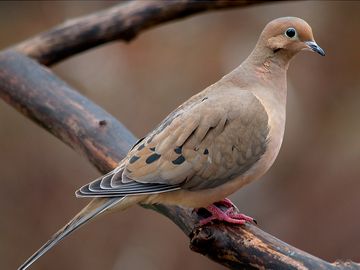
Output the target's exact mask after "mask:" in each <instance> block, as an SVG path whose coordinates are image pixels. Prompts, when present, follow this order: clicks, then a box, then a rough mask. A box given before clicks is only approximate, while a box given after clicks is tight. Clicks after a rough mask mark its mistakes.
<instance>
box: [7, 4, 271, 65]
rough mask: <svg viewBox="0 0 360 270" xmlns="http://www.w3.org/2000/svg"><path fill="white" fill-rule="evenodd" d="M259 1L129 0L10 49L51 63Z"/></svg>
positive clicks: (45, 63)
mask: <svg viewBox="0 0 360 270" xmlns="http://www.w3.org/2000/svg"><path fill="white" fill-rule="evenodd" d="M272 1H274V0H272ZM263 2H265V1H258V0H253V1H251V0H236V1H234V0H209V1H202V0H182V1H180V0H179V1H151V0H147V1H129V2H128V3H125V4H119V5H116V6H114V7H111V8H109V9H107V10H103V11H101V12H98V13H95V14H91V15H88V16H84V17H81V18H77V19H72V20H69V21H67V22H65V23H64V24H61V25H59V26H57V27H55V28H53V29H51V30H49V31H46V32H44V33H41V34H39V35H37V36H35V37H33V38H30V39H28V40H26V41H24V42H21V43H20V44H18V45H16V46H15V47H14V49H15V50H17V51H18V52H21V53H23V54H25V55H27V56H29V57H31V58H34V59H36V60H37V61H39V62H40V63H41V64H44V65H52V64H55V63H57V62H58V61H61V60H63V59H65V58H67V57H69V56H71V55H74V54H76V53H79V52H82V51H84V50H87V49H90V48H93V47H95V46H98V45H101V44H103V43H106V42H109V41H113V40H124V41H131V40H132V39H134V38H135V37H136V36H137V35H138V34H139V33H140V32H141V31H144V30H146V29H149V28H151V27H154V26H157V25H160V24H163V23H165V22H168V21H173V20H178V19H180V18H185V17H188V16H190V15H193V14H196V13H200V12H204V11H209V10H220V9H227V8H234V7H245V6H250V5H254V4H259V3H263ZM268 2H269V1H268Z"/></svg>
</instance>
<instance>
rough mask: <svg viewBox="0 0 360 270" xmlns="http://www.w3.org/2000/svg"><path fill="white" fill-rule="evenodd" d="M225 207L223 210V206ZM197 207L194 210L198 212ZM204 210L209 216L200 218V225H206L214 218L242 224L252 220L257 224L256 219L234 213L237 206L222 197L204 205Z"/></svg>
mask: <svg viewBox="0 0 360 270" xmlns="http://www.w3.org/2000/svg"><path fill="white" fill-rule="evenodd" d="M224 207H225V210H223V208H224ZM198 210H199V209H197V210H196V211H197V212H198ZM206 210H207V211H208V212H209V213H210V214H211V216H209V217H206V218H204V219H202V220H200V226H203V225H206V224H208V223H210V222H212V221H214V220H218V221H224V222H227V223H231V224H238V225H243V224H245V223H246V222H253V223H255V224H257V221H256V220H255V219H253V218H252V217H249V216H247V215H244V214H241V213H236V212H237V211H238V209H237V207H236V206H235V205H234V204H233V203H232V202H231V201H230V200H229V199H224V200H222V201H219V202H216V203H214V204H211V205H209V206H208V207H206Z"/></svg>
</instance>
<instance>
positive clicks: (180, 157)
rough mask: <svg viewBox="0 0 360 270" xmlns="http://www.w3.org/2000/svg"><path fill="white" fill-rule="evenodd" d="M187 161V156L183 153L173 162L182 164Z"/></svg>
mask: <svg viewBox="0 0 360 270" xmlns="http://www.w3.org/2000/svg"><path fill="white" fill-rule="evenodd" d="M184 161H185V158H184V156H183V155H181V156H179V157H178V158H177V159H175V160H173V161H172V163H173V164H175V165H180V164H181V163H183V162H184Z"/></svg>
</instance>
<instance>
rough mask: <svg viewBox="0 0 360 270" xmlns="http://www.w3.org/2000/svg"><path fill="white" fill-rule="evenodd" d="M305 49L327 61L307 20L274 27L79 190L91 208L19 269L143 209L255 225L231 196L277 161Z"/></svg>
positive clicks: (281, 21) (281, 22)
mask: <svg viewBox="0 0 360 270" xmlns="http://www.w3.org/2000/svg"><path fill="white" fill-rule="evenodd" d="M303 50H308V51H312V52H316V53H318V54H320V55H322V56H324V55H325V52H324V50H323V49H322V48H321V47H320V46H319V45H318V44H317V43H316V42H315V40H314V37H313V33H312V29H311V27H310V25H309V24H308V23H307V22H306V21H304V20H303V19H300V18H297V17H282V18H277V19H274V20H272V21H271V22H269V23H268V24H267V25H266V26H265V28H264V29H263V31H262V32H261V34H260V37H259V39H258V41H257V43H256V45H255V47H254V49H253V51H252V52H251V53H250V54H249V56H248V57H247V58H246V59H245V60H244V61H243V62H242V63H241V64H240V65H239V66H238V67H237V68H235V69H234V70H233V71H231V72H230V73H229V74H227V75H225V76H223V77H222V78H221V79H220V80H219V81H217V82H216V83H214V84H212V85H210V86H209V87H207V88H206V89H204V90H203V91H201V92H199V93H198V94H196V95H194V96H192V97H191V98H190V99H188V100H187V101H185V102H184V103H183V104H182V105H180V106H179V107H178V108H176V109H175V110H174V111H173V112H171V113H170V114H169V115H168V116H167V117H166V118H165V119H164V120H163V121H162V122H161V123H160V124H159V125H158V126H157V127H156V128H155V129H153V131H151V132H149V133H148V134H147V135H146V136H145V137H144V138H142V139H140V140H139V141H138V142H136V143H135V144H134V145H133V146H132V148H131V149H130V150H129V152H128V154H127V155H126V157H125V158H124V159H123V160H121V161H120V162H119V164H118V166H117V167H116V168H115V169H114V170H112V171H110V172H109V173H107V174H105V175H103V176H101V177H99V178H98V179H96V180H94V181H92V182H90V183H89V184H87V185H84V186H83V187H81V188H80V189H78V190H77V191H76V196H77V197H81V198H83V197H85V198H91V199H92V200H91V201H90V203H89V204H88V205H87V206H86V207H85V208H83V209H82V210H81V211H80V212H79V213H78V214H77V215H76V216H75V217H74V218H73V219H72V220H71V221H70V222H69V223H67V224H66V225H65V226H64V227H63V228H62V229H60V230H59V231H58V232H57V233H55V234H54V235H53V236H52V238H51V239H50V240H49V241H48V242H47V243H45V244H44V245H43V246H42V247H41V248H40V249H39V250H38V251H37V252H35V253H34V254H33V255H32V256H31V257H30V258H29V259H28V260H27V261H25V262H24V263H23V264H22V265H21V266H20V267H19V268H18V269H19V270H24V269H27V268H28V267H29V266H30V265H32V264H33V263H34V262H35V261H36V260H37V259H39V258H40V257H41V256H42V255H44V254H45V253H46V252H47V251H48V250H50V249H51V248H52V247H53V246H54V245H56V244H57V243H58V242H59V241H61V240H62V239H63V238H64V237H66V236H68V235H69V234H70V233H72V232H73V231H75V230H76V229H78V228H79V227H80V226H81V225H83V224H85V223H87V222H88V221H89V220H92V219H93V218H95V217H98V216H100V215H102V214H103V213H104V212H109V211H115V210H125V209H127V208H128V207H130V206H132V205H135V204H138V203H142V204H165V205H180V206H183V207H189V208H195V209H200V208H205V209H207V210H208V211H209V212H210V213H211V216H210V217H207V218H204V220H202V224H201V225H203V224H207V223H208V222H211V221H213V220H220V221H223V222H228V223H234V224H240V225H241V224H244V223H245V222H251V221H253V219H252V218H251V217H248V216H246V215H244V214H239V213H236V211H233V210H231V209H232V208H231V207H234V206H233V205H232V203H231V202H230V201H229V200H228V199H226V197H227V196H229V195H230V194H232V193H234V192H235V191H237V190H238V189H240V188H241V187H243V186H244V185H246V184H248V183H250V182H252V181H254V180H256V179H258V178H260V177H261V176H262V175H264V174H265V173H266V172H267V171H268V169H269V168H270V167H271V166H272V164H273V162H274V160H275V158H276V156H277V155H278V153H279V150H280V146H281V144H282V140H283V135H284V129H285V118H286V96H287V81H286V74H287V70H288V67H289V63H290V60H291V59H293V57H294V56H295V55H296V54H297V53H298V52H300V51H303ZM219 204H220V205H224V206H226V207H229V209H230V211H229V210H227V211H225V212H224V211H222V210H221V207H219Z"/></svg>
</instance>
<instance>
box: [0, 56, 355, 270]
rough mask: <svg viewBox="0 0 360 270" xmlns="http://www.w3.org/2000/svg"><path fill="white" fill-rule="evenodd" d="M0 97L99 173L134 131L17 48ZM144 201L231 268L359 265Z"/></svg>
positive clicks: (7, 63)
mask: <svg viewBox="0 0 360 270" xmlns="http://www.w3.org/2000/svg"><path fill="white" fill-rule="evenodd" d="M0 97H1V98H2V99H4V100H5V101H6V102H7V103H9V104H10V105H11V106H13V107H15V108H16V109H17V110H18V111H19V112H21V113H22V114H24V115H25V116H26V117H28V118H30V119H32V120H33V121H35V122H36V123H38V124H40V125H41V126H42V127H43V128H45V129H46V130H48V131H49V132H51V133H52V134H53V135H55V136H56V137H58V138H59V139H60V140H62V141H64V142H65V143H67V144H68V145H69V146H70V147H72V148H73V149H75V150H76V151H77V152H78V153H80V154H82V155H83V156H85V157H87V158H88V159H89V160H90V162H91V163H92V164H93V165H94V166H96V167H97V168H98V169H99V170H100V171H101V172H102V173H105V172H107V171H109V170H110V169H112V168H114V167H115V166H116V164H117V163H118V162H119V160H120V159H121V158H122V157H123V156H124V155H125V153H126V152H127V150H128V149H129V147H130V145H131V144H132V143H133V142H134V141H135V137H134V136H133V135H132V134H131V133H130V132H129V131H128V130H127V129H126V128H125V127H124V126H123V125H122V124H121V123H119V122H118V121H117V120H116V119H115V118H113V117H112V116H111V115H109V114H108V113H107V112H105V111H104V110H103V109H101V108H100V107H98V106H97V105H95V104H94V103H92V102H91V101H89V100H88V99H86V98H85V97H83V96H81V95H80V94H79V93H78V92H76V91H74V90H73V89H71V88H70V86H68V85H67V84H66V83H64V82H63V81H61V80H60V79H59V78H57V77H56V76H55V75H54V74H53V73H52V72H51V71H49V70H47V69H46V68H44V67H42V66H40V65H39V64H38V63H36V62H35V61H33V60H31V59H29V58H27V57H25V56H23V55H21V54H19V53H16V52H12V51H7V52H2V53H0ZM145 207H148V208H152V209H154V210H156V211H158V212H160V213H162V214H164V215H166V216H167V217H169V218H170V219H171V220H172V221H173V222H175V223H176V224H177V225H178V226H179V227H180V228H181V229H182V230H183V231H184V233H186V234H187V235H189V236H190V238H191V248H192V249H193V250H194V251H197V252H200V253H202V254H204V255H206V256H207V257H209V258H210V259H212V260H214V261H217V262H219V263H221V264H223V265H225V266H227V267H229V268H230V269H244V268H245V269H264V268H265V269H269V268H271V269H360V266H359V265H357V264H355V263H352V262H348V263H334V264H330V263H328V262H325V261H323V260H321V259H319V258H316V257H314V256H312V255H310V254H307V253H305V252H303V251H300V250H298V249H296V248H294V247H291V246H289V245H287V244H285V243H283V242H282V241H280V240H278V239H276V238H275V237H273V236H271V235H269V234H267V233H265V232H263V231H261V230H260V229H259V228H257V227H256V226H254V225H251V224H248V225H245V226H230V225H225V224H212V225H208V226H205V227H198V228H195V229H194V227H195V224H198V221H199V219H200V218H201V217H199V216H197V214H194V213H192V211H191V209H184V208H181V207H168V206H163V205H153V206H145Z"/></svg>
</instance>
